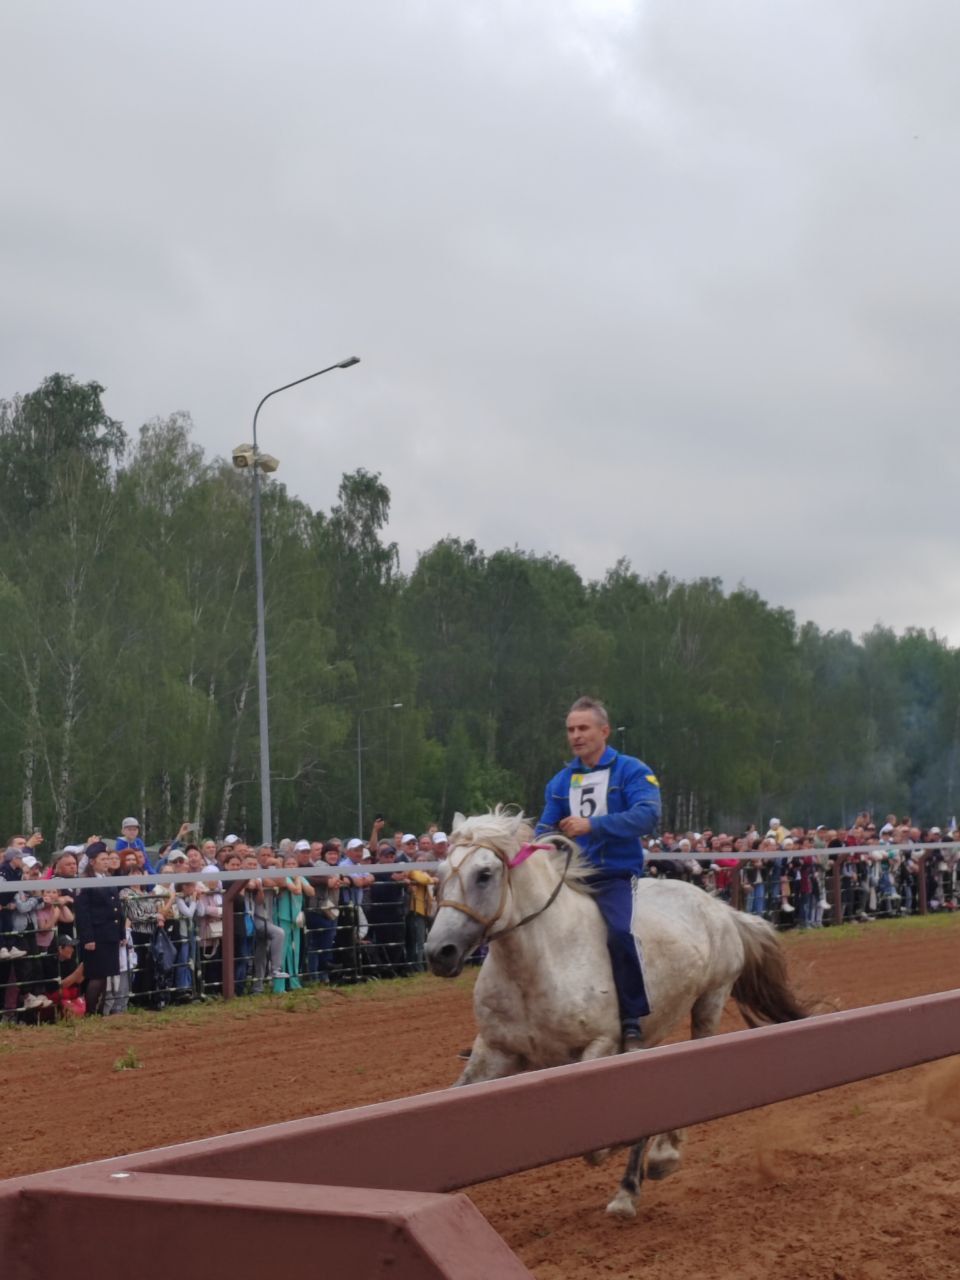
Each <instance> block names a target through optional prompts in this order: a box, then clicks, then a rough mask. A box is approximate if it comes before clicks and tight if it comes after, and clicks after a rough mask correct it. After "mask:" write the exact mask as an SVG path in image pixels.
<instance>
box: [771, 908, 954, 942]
mask: <svg viewBox="0 0 960 1280" xmlns="http://www.w3.org/2000/svg"><path fill="white" fill-rule="evenodd" d="M948 929H957V930H960V912H953V911H938V912H937V913H936V914H935V915H929V916H898V917H895V918H893V919H890V920H870V921H867V922H865V923H862V924H858V923H856V922H853V921H851V922H850V923H849V924H841V925H830V926H829V927H828V928H826V929H788V930H786V931H785V932H783V933H780V934H778V937H779V938H780V941H781V942H782V943H783V944H784V945H785V946H794V945H796V946H803V945H808V944H809V943H811V942H816V943H828V942H829V943H842V942H854V941H859V940H860V939H862V938H870V937H877V936H880V937H883V938H885V939H891V938H893V937H897V936H899V937H913V935H914V934H915V933H916V932H917V931H918V930H923V931H924V932H927V933H935V932H938V931H940V932H942V931H945V930H948Z"/></svg>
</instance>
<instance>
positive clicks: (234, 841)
mask: <svg viewBox="0 0 960 1280" xmlns="http://www.w3.org/2000/svg"><path fill="white" fill-rule="evenodd" d="M223 843H224V844H239V843H240V837H239V836H226V837H225V838H224V841H223Z"/></svg>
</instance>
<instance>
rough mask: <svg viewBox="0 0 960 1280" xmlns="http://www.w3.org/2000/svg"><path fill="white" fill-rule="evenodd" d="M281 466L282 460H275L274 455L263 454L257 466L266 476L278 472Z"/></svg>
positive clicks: (258, 459)
mask: <svg viewBox="0 0 960 1280" xmlns="http://www.w3.org/2000/svg"><path fill="white" fill-rule="evenodd" d="M279 465H280V459H279V458H275V457H274V456H273V454H272V453H261V454H260V456H259V458H257V466H258V467H259V468H260V470H261V471H262V472H264V474H265V475H269V474H270V473H271V472H272V471H276V469H277V467H279Z"/></svg>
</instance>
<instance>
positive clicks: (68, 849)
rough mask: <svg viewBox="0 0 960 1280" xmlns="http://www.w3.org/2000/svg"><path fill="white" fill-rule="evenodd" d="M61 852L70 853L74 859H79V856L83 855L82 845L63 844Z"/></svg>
mask: <svg viewBox="0 0 960 1280" xmlns="http://www.w3.org/2000/svg"><path fill="white" fill-rule="evenodd" d="M63 852H64V853H72V854H73V856H74V857H75V858H76V857H79V855H80V854H81V853H83V845H82V844H65V845H64V846H63Z"/></svg>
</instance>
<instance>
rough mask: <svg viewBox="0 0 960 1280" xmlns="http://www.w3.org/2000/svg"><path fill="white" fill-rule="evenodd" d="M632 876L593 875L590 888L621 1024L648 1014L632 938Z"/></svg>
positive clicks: (635, 941) (634, 943)
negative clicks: (602, 930) (603, 932)
mask: <svg viewBox="0 0 960 1280" xmlns="http://www.w3.org/2000/svg"><path fill="white" fill-rule="evenodd" d="M634 879H635V877H633V876H629V875H627V876H606V875H602V874H601V875H595V876H591V877H590V881H589V883H590V887H591V889H592V890H593V896H594V898H595V899H596V903H597V906H598V907H599V908H600V912H601V914H602V916H603V918H604V920H605V921H606V925H607V946H608V947H609V948H610V963H611V964H612V966H613V980H614V983H615V984H616V988H617V999H618V1000H619V1002H620V1020H621V1022H636V1021H637V1019H638V1018H643V1017H646V1015H647V1014H648V1013H649V1012H650V1005H649V1003H648V1001H647V992H646V988H645V987H644V984H643V969H642V967H641V959H640V944H639V943H638V942H637V940H636V938H635V937H634V936H633V930H632V929H631V927H630V926H631V922H632V919H633V885H634Z"/></svg>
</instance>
